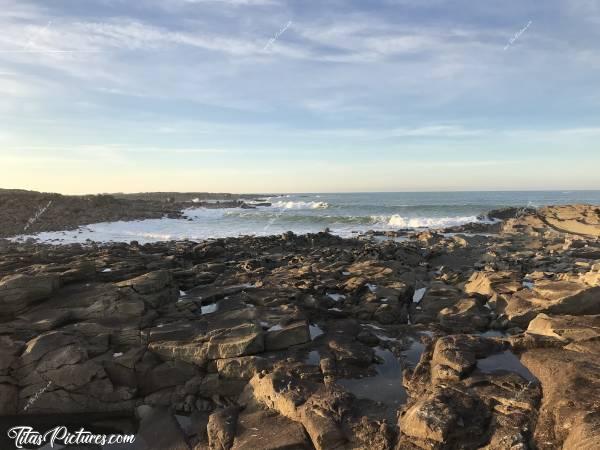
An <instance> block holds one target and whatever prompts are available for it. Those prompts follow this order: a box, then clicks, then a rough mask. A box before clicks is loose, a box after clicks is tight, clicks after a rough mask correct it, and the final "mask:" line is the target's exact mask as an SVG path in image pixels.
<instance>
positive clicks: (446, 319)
mask: <svg viewBox="0 0 600 450" xmlns="http://www.w3.org/2000/svg"><path fill="white" fill-rule="evenodd" d="M438 320H439V322H440V325H441V326H442V328H444V329H445V330H447V331H450V332H454V333H462V332H468V331H473V330H485V329H487V326H488V324H489V323H490V310H489V309H487V308H485V307H483V306H482V305H481V302H479V301H477V300H475V299H472V298H466V299H461V300H459V301H458V302H457V303H455V304H454V305H453V306H450V307H448V308H444V309H442V310H441V311H440V312H439V313H438Z"/></svg>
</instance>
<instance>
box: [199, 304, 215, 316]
mask: <svg viewBox="0 0 600 450" xmlns="http://www.w3.org/2000/svg"><path fill="white" fill-rule="evenodd" d="M218 309H219V304H218V303H211V304H210V305H205V306H201V307H200V310H201V311H202V314H211V313H214V312H216V311H217V310H218Z"/></svg>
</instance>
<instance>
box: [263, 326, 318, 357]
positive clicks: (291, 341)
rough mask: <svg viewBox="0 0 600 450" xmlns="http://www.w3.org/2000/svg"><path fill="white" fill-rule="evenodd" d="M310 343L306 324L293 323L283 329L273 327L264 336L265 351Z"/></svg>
mask: <svg viewBox="0 0 600 450" xmlns="http://www.w3.org/2000/svg"><path fill="white" fill-rule="evenodd" d="M307 342H310V332H309V328H308V322H306V321H300V322H294V323H291V324H289V325H286V326H284V327H273V329H271V330H268V331H267V333H266V334H265V349H266V350H267V351H271V350H283V349H286V348H289V347H291V346H293V345H300V344H305V343H307Z"/></svg>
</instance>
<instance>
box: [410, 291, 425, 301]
mask: <svg viewBox="0 0 600 450" xmlns="http://www.w3.org/2000/svg"><path fill="white" fill-rule="evenodd" d="M426 291H427V288H420V289H417V290H416V291H415V293H414V294H413V303H419V302H420V301H421V300H422V299H423V297H424V296H425V292H426Z"/></svg>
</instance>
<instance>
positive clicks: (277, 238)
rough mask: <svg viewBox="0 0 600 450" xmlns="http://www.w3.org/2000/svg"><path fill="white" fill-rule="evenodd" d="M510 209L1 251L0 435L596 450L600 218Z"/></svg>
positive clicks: (583, 210)
mask: <svg viewBox="0 0 600 450" xmlns="http://www.w3.org/2000/svg"><path fill="white" fill-rule="evenodd" d="M510 216H511V215H510V214H509V215H508V218H505V219H503V220H502V221H501V222H498V223H499V224H500V225H495V226H496V227H498V230H497V231H496V232H495V233H490V234H476V233H475V234H469V233H467V232H466V231H465V230H466V229H465V228H464V227H466V226H463V228H460V229H454V232H451V231H452V230H448V229H446V230H443V231H444V232H448V233H442V232H439V231H435V230H425V231H415V232H410V233H407V235H406V236H405V239H403V240H401V241H398V240H394V239H386V240H382V241H376V240H373V239H365V238H363V239H358V238H341V237H338V236H334V235H331V234H328V233H316V234H306V235H296V234H294V233H290V232H288V233H284V234H280V235H272V236H264V237H250V236H247V237H237V238H221V239H214V240H206V241H200V242H193V241H168V242H153V243H147V244H139V243H136V242H130V243H105V244H101V245H99V244H96V243H90V244H89V245H86V246H82V245H80V244H68V245H48V244H40V243H33V242H11V241H8V240H0V305H1V309H0V311H2V312H1V316H0V337H1V339H2V341H3V348H2V352H1V353H0V362H1V364H0V375H1V376H2V379H1V381H0V397H1V398H2V399H3V402H2V410H1V411H0V413H1V415H2V416H3V417H4V420H3V422H2V423H4V424H10V423H16V422H17V419H15V417H17V418H18V421H19V423H21V422H22V421H26V420H27V418H29V419H30V420H31V421H32V423H34V424H36V426H38V427H39V428H41V429H44V428H48V427H50V426H51V425H52V424H55V423H56V422H57V421H58V423H60V420H61V417H63V418H64V421H65V422H66V423H69V424H71V423H73V419H72V416H73V415H79V414H83V415H82V416H81V418H80V420H79V422H77V421H76V423H78V424H80V423H81V424H83V425H85V426H86V427H87V428H90V429H97V428H98V427H99V426H100V427H101V426H102V425H101V424H102V423H103V422H106V421H107V420H110V421H111V427H112V428H111V430H112V431H116V432H121V433H131V432H134V433H135V435H136V439H138V442H142V443H145V444H147V445H150V443H152V442H154V440H156V439H158V436H157V435H156V430H157V429H160V430H161V436H162V438H164V439H165V441H161V442H165V443H166V442H168V443H169V445H172V444H173V442H178V443H179V444H180V445H181V447H182V448H205V446H207V445H210V446H218V445H223V447H224V448H230V447H231V448H239V449H241V448H281V447H285V446H295V448H310V447H311V446H312V447H314V448H319V449H325V448H333V447H336V446H341V447H343V448H364V447H365V446H369V447H372V448H378V449H392V448H397V447H398V446H400V448H416V447H424V446H425V447H428V448H429V447H431V448H452V446H454V445H459V444H460V445H463V446H464V445H466V446H467V447H468V448H477V447H479V446H481V445H488V448H497V449H500V448H506V446H505V444H506V443H507V442H511V443H512V444H511V445H517V444H520V445H523V446H527V445H529V443H530V442H535V443H542V442H553V443H554V444H553V445H555V447H552V448H559V447H560V446H561V445H564V446H566V447H565V448H573V447H572V446H571V445H574V444H573V443H575V444H577V445H583V444H586V443H587V444H589V443H591V444H596V443H599V442H600V432H598V429H599V428H598V427H597V425H598V423H597V422H596V421H597V417H596V416H595V415H594V414H593V411H594V408H595V406H594V405H597V404H599V402H600V398H599V397H598V392H600V379H598V373H600V356H599V355H600V348H598V342H600V323H599V322H598V320H599V318H600V302H599V301H598V298H599V297H598V295H600V264H599V263H598V261H599V260H600V241H599V240H598V236H599V235H600V222H599V219H600V215H599V210H598V207H596V206H569V207H567V206H559V207H546V208H541V209H538V210H535V211H525V212H524V213H523V214H520V215H518V216H517V217H510ZM582 226H584V231H586V232H590V230H592V231H593V233H591V234H589V235H587V236H584V235H582V234H574V233H571V232H575V233H581V231H582V228H581V227H582ZM590 227H591V228H590ZM460 231H462V233H461V232H460ZM570 231H571V232H570ZM592 234H593V236H592ZM565 402H568V405H569V406H568V407H566V406H564V405H565V404H566V403H565ZM317 411H321V413H317ZM557 411H558V412H559V414H560V415H561V416H560V420H559V421H556V419H555V414H556V413H557ZM86 414H96V416H95V417H92V416H88V415H86ZM69 418H70V419H69ZM562 423H571V424H572V427H570V429H564V428H563V427H562V426H561V424H562ZM461 424H462V425H461ZM3 431H4V430H3ZM3 436H6V432H4V433H3ZM584 441H585V442H584ZM219 443H220V444H219ZM465 443H467V444H465ZM142 446H143V444H142ZM436 446H437V447H436ZM592 446H593V445H592Z"/></svg>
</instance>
